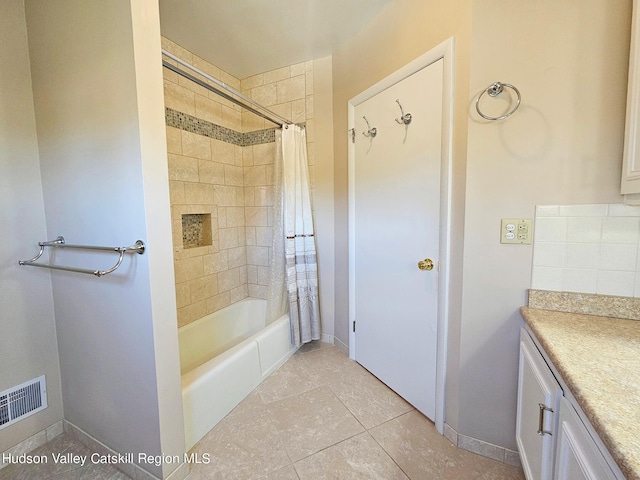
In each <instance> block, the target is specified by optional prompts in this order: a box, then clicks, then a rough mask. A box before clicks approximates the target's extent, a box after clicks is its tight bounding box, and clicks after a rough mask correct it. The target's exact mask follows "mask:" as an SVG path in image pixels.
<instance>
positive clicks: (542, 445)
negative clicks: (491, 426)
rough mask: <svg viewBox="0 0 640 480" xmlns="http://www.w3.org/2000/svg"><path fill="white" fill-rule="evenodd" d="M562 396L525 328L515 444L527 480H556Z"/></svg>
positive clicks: (521, 342)
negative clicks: (553, 479) (556, 454)
mask: <svg viewBox="0 0 640 480" xmlns="http://www.w3.org/2000/svg"><path fill="white" fill-rule="evenodd" d="M561 397H562V390H561V388H560V385H559V384H558V382H557V380H556V379H555V377H554V376H553V374H552V373H551V370H550V369H549V367H548V366H547V364H546V362H545V361H544V358H542V355H540V352H539V351H538V349H537V348H536V346H535V344H534V343H533V341H532V340H531V337H530V336H529V334H528V333H527V332H526V330H525V329H522V332H521V335H520V375H519V377H518V418H517V421H516V441H517V443H518V450H519V451H520V460H521V461H522V468H523V469H524V473H525V476H526V477H527V480H551V479H552V478H553V477H552V475H553V465H554V453H555V438H556V431H557V425H558V419H557V411H558V407H559V405H560V398H561Z"/></svg>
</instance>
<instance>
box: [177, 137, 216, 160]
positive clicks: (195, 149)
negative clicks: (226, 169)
mask: <svg viewBox="0 0 640 480" xmlns="http://www.w3.org/2000/svg"><path fill="white" fill-rule="evenodd" d="M182 154H183V155H184V156H186V157H194V158H200V159H202V160H211V140H210V139H209V137H205V136H204V135H198V134H197V133H191V132H187V131H185V130H183V131H182Z"/></svg>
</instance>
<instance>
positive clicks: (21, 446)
mask: <svg viewBox="0 0 640 480" xmlns="http://www.w3.org/2000/svg"><path fill="white" fill-rule="evenodd" d="M63 431H64V429H63V426H62V420H60V421H58V422H56V423H54V424H53V425H49V426H48V427H47V428H45V429H44V430H40V431H39V432H38V433H34V434H33V435H31V436H30V437H29V438H27V439H26V440H23V441H22V442H20V443H17V444H16V445H14V446H13V447H11V448H9V449H8V450H5V451H4V452H2V453H0V470H2V469H3V468H4V467H6V466H8V465H11V463H4V462H3V461H2V458H4V456H5V455H7V456H9V455H10V456H12V457H13V456H18V455H23V454H25V453H29V452H32V451H34V450H35V449H36V448H38V447H41V446H42V445H44V444H45V443H47V442H48V441H49V440H53V439H54V438H56V437H57V436H58V435H60V434H62V432H63Z"/></svg>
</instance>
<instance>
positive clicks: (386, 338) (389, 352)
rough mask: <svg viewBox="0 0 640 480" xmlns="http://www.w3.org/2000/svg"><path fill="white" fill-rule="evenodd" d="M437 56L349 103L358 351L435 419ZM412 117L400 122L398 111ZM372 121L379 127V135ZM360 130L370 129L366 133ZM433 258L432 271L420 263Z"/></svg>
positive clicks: (439, 109)
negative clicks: (351, 108) (351, 113)
mask: <svg viewBox="0 0 640 480" xmlns="http://www.w3.org/2000/svg"><path fill="white" fill-rule="evenodd" d="M442 85H443V60H442V59H441V60H438V61H436V62H435V63H432V64H430V65H429V66H427V67H425V68H423V69H422V70H420V71H418V72H416V73H414V74H412V75H411V76H409V77H407V78H405V79H404V80H401V81H399V82H398V83H396V84H394V85H392V86H391V87H389V88H387V89H386V90H383V91H382V92H380V93H378V94H377V95H375V96H373V97H371V98H370V99H368V100H366V101H364V102H362V103H360V104H359V105H356V106H355V109H354V120H355V122H354V125H353V126H354V127H355V137H356V138H355V146H354V147H355V157H354V170H353V174H354V179H353V183H352V185H353V189H354V191H353V192H352V196H353V197H352V198H353V202H354V206H353V209H352V215H353V217H352V218H351V219H350V221H351V222H353V235H354V239H353V248H352V251H351V255H353V256H354V258H353V259H352V266H353V268H354V283H353V288H354V292H352V295H353V299H354V300H353V302H352V309H353V315H352V318H353V319H354V320H355V334H354V335H355V339H356V345H357V346H356V349H355V359H356V361H358V362H359V363H360V364H361V365H363V366H364V367H365V368H366V369H367V370H369V371H370V372H371V373H373V374H374V375H375V376H376V377H378V378H379V379H380V380H382V381H383V382H384V383H386V384H387V385H388V386H389V387H390V388H392V389H393V390H394V391H396V392H397V393H398V394H399V395H401V396H402V397H403V398H404V399H406V400H407V401H408V402H409V403H411V404H412V405H413V406H415V407H416V408H417V409H418V410H419V411H421V412H422V413H423V414H425V415H426V416H428V417H429V418H431V419H434V417H435V404H436V353H437V352H436V350H437V349H436V345H437V308H438V306H437V298H438V292H437V286H438V260H439V259H438V252H439V235H440V166H441V161H442V158H441V142H442V138H441V129H442V104H443V101H442ZM396 100H399V102H400V104H401V105H402V108H403V109H404V113H405V114H407V113H410V114H411V117H412V118H411V123H410V124H409V125H404V124H398V123H397V122H396V119H400V117H401V111H400V107H399V105H398V103H397V102H396ZM363 117H366V119H367V121H368V122H369V126H370V127H371V129H373V128H375V129H376V135H375V137H373V136H371V133H370V132H369V126H368V125H367V123H366V122H365V120H364V118H363ZM363 133H366V134H367V135H369V136H365V135H363ZM425 259H430V260H432V261H433V264H434V267H433V269H431V270H420V269H419V268H418V262H419V261H423V260H425Z"/></svg>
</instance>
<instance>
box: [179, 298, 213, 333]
mask: <svg viewBox="0 0 640 480" xmlns="http://www.w3.org/2000/svg"><path fill="white" fill-rule="evenodd" d="M206 314H207V307H206V303H205V302H204V301H202V302H197V303H192V304H191V305H187V306H186V307H182V308H179V309H178V327H183V326H185V325H187V324H189V323H191V322H193V321H195V320H198V319H199V318H202V317H204V316H205V315H206Z"/></svg>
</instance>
